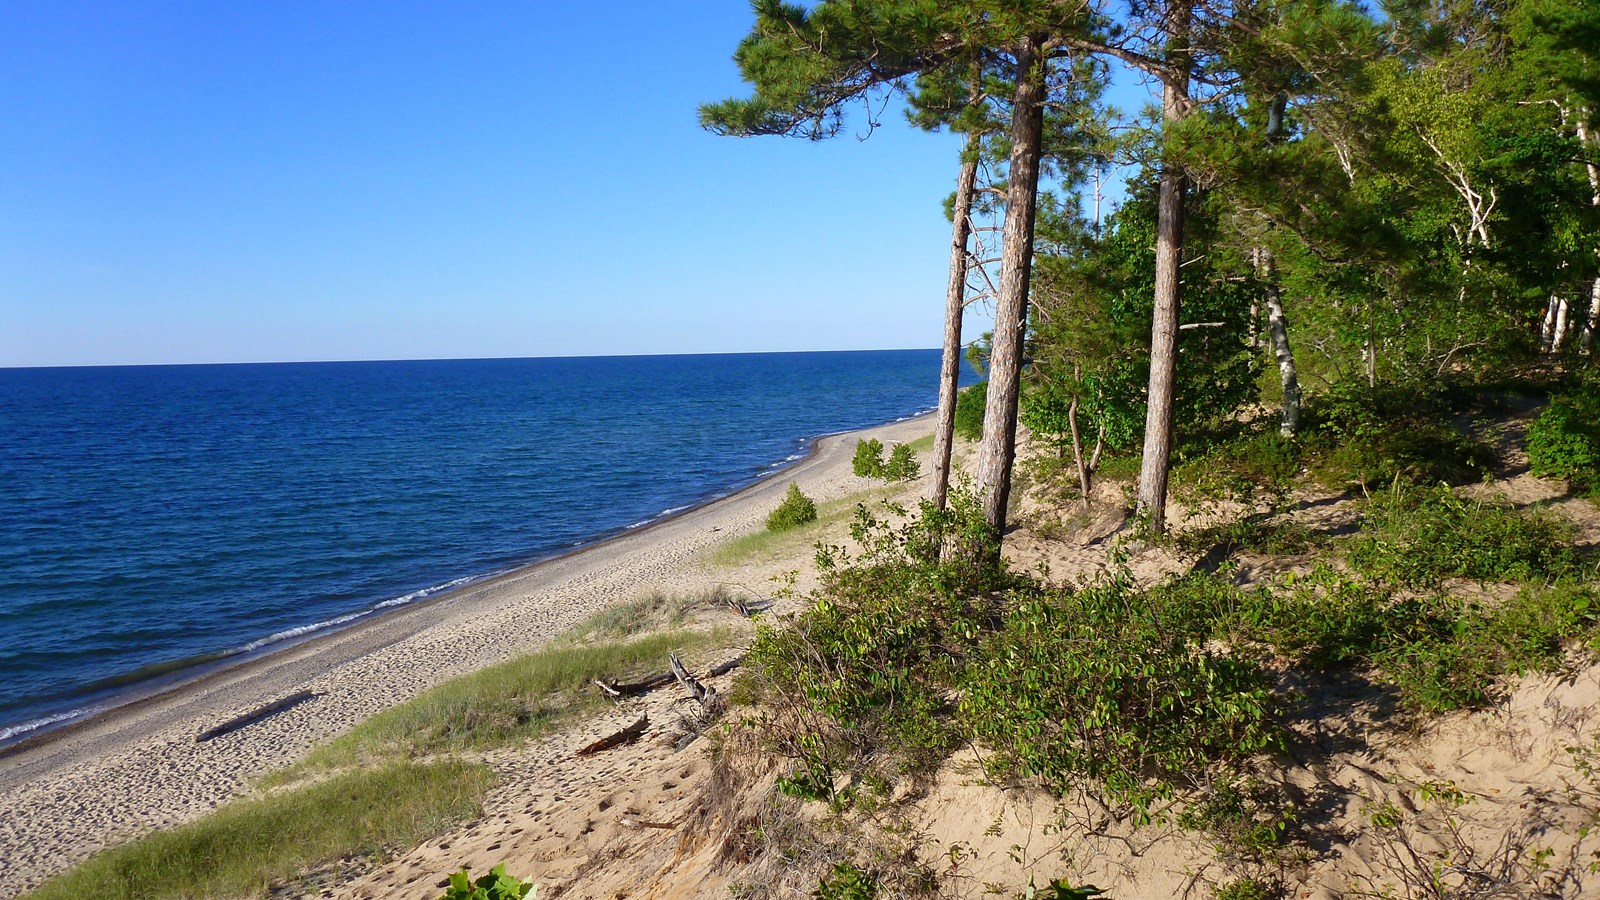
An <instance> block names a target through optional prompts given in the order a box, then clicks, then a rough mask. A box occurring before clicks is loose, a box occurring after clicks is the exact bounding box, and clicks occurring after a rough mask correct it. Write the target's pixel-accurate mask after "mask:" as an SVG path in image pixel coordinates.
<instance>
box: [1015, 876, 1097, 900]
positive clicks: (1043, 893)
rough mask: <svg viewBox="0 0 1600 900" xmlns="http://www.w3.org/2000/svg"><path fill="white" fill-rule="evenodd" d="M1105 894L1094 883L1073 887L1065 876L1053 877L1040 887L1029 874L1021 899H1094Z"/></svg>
mask: <svg viewBox="0 0 1600 900" xmlns="http://www.w3.org/2000/svg"><path fill="white" fill-rule="evenodd" d="M1105 894H1106V892H1105V891H1102V890H1100V889H1099V888H1097V887H1095V886H1094V885H1092V884H1086V885H1084V886H1082V887H1073V886H1072V884H1071V882H1069V881H1067V880H1066V879H1065V878H1052V879H1050V883H1049V884H1047V885H1045V886H1044V887H1039V886H1038V885H1036V884H1034V883H1033V876H1032V875H1029V876H1028V886H1027V887H1026V888H1024V889H1023V891H1022V897H1021V900H1094V898H1096V897H1104V896H1105Z"/></svg>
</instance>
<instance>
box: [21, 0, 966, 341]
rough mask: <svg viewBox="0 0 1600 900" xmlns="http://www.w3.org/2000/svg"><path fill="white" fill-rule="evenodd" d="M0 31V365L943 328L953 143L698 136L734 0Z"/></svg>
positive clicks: (131, 16) (120, 9)
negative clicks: (943, 205) (699, 112)
mask: <svg viewBox="0 0 1600 900" xmlns="http://www.w3.org/2000/svg"><path fill="white" fill-rule="evenodd" d="M0 19H3V21H4V22H5V23H6V24H5V27H4V28H3V29H0V122H3V123H4V124H3V126H0V365H7V366H16V365H80V364H108V363H166V362H224V361H247V360H310V359H392V358H432V357H493V356H547V355H589V354H631V353H682V352H717V351H746V350H810V349H849V348H889V347H933V346H936V345H937V344H938V341H939V334H940V329H941V322H940V316H941V303H942V297H943V291H944V280H945V267H946V264H947V259H948V257H947V254H948V241H949V230H948V229H949V226H948V224H947V223H946V221H945V220H944V218H943V215H942V213H941V211H940V201H941V199H942V198H943V196H944V195H945V194H946V193H947V192H948V191H949V190H950V188H951V186H952V183H953V178H954V175H955V166H956V152H957V149H958V141H957V139H956V138H953V137H951V136H949V135H927V134H922V133H918V132H914V131H913V130H911V129H910V128H909V127H907V126H906V125H904V124H903V121H902V120H901V119H900V117H899V116H898V115H891V116H889V117H887V118H886V124H887V126H888V127H885V128H883V129H880V130H879V131H878V132H877V133H876V134H874V135H873V136H872V137H871V138H870V139H869V140H867V141H864V142H863V141H858V140H856V139H855V138H853V137H849V136H846V137H842V138H839V139H836V140H834V141H831V142H824V143H809V142H806V141H797V140H789V139H780V138H758V139H733V138H719V137H715V136H713V135H710V134H706V133H704V132H702V131H700V130H699V129H698V128H697V127H696V125H695V108H696V105H697V104H698V103H700V102H703V101H707V100H715V99H720V98H722V97H725V96H729V95H734V94H742V93H744V91H745V88H744V86H743V85H742V84H741V83H740V81H739V79H738V73H737V70H736V69H735V67H734V65H733V63H732V61H731V58H730V57H731V54H732V52H733V49H734V46H735V45H736V43H737V42H738V40H739V38H740V37H741V36H742V35H743V34H744V33H745V31H746V30H747V29H748V27H749V25H750V21H751V14H750V12H749V9H748V6H747V5H746V3H745V2H743V0H713V2H704V0H703V2H695V3H678V4H668V3H659V2H651V3H637V2H624V3H612V4H605V5H602V6H590V5H588V4H560V5H557V4H546V3H527V2H522V3H505V4H498V3H474V4H443V3H437V4H433V3H375V2H360V3H310V2H274V3H215V2H194V3H181V2H143V0H129V2H115V3H111V2H103V3H72V2H59V3H58V2H50V3H24V2H18V0H0ZM969 327H971V328H972V329H973V333H974V334H975V333H976V330H977V329H978V328H981V327H982V323H981V322H980V321H972V322H971V323H970V326H969Z"/></svg>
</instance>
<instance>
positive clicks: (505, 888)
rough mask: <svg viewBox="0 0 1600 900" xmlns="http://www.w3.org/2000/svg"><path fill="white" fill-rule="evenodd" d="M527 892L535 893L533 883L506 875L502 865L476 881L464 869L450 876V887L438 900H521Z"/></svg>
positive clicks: (526, 895)
mask: <svg viewBox="0 0 1600 900" xmlns="http://www.w3.org/2000/svg"><path fill="white" fill-rule="evenodd" d="M529 891H534V892H535V893H537V891H536V890H535V888H534V886H533V883H532V882H527V881H521V880H519V879H517V878H513V877H512V876H510V875H507V874H506V867H505V864H503V863H502V864H501V865H498V866H495V867H494V868H493V869H490V870H489V874H487V875H485V876H483V877H482V878H479V879H478V880H477V881H473V880H472V876H471V875H469V874H467V870H466V869H465V868H463V869H462V870H461V871H459V872H455V873H453V874H451V876H450V886H449V887H448V888H446V889H445V892H444V896H442V897H440V898H439V900H522V898H523V897H530V895H529ZM530 900H531V897H530Z"/></svg>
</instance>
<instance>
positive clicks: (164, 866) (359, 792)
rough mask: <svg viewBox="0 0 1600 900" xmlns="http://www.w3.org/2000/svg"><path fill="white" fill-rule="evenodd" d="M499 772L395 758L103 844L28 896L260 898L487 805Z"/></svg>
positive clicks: (413, 839)
mask: <svg viewBox="0 0 1600 900" xmlns="http://www.w3.org/2000/svg"><path fill="white" fill-rule="evenodd" d="M493 782H494V774H493V773H492V772H491V771H490V770H489V768H488V767H487V766H485V765H482V764H473V763H466V762H462V761H460V760H442V761H438V762H431V763H427V764H418V763H412V762H405V761H401V762H392V763H389V764H387V765H383V766H380V767H377V768H371V769H360V770H356V771H352V772H348V773H344V774H341V775H338V776H335V777H332V778H328V779H326V780H323V781H319V782H316V783H314V784H310V785H307V786H305V787H301V788H297V789H293V790H285V791H281V792H278V793H274V794H270V795H267V796H265V797H261V798H259V799H251V800H242V801H238V802H234V803H230V804H228V805H226V806H223V807H221V808H220V809H218V810H216V811H215V812H213V813H210V814H209V815H207V816H205V817H204V818H202V819H200V820H198V821H196V822H193V823H191V824H188V825H184V826H181V827H179V828H174V829H171V830H167V831H158V832H155V833H153V834H150V835H147V836H145V837H142V838H139V839H138V840H136V841H133V842H132V843H129V844H125V845H123V846H120V847H115V848H112V849H110V850H105V851H102V852H101V853H98V854H96V855H95V856H93V857H90V858H89V860H87V861H86V862H84V863H83V864H82V865H79V866H77V867H75V868H73V869H71V870H69V871H67V872H65V873H63V874H62V875H59V876H57V877H56V878H53V879H51V880H50V881H48V882H46V883H45V884H43V885H42V886H40V887H39V888H38V889H37V890H35V891H33V892H32V893H29V894H26V895H25V900H68V898H73V900H78V898H84V897H93V898H95V900H122V898H127V900H167V898H191V897H257V896H261V895H263V894H264V893H265V892H266V890H267V888H268V886H269V885H271V884H273V883H274V882H281V881H284V880H286V879H291V878H294V877H296V876H298V875H300V874H301V873H303V872H305V871H307V870H308V869H314V868H315V867H317V866H319V865H321V864H324V863H328V862H332V861H335V860H341V859H347V858H361V857H367V858H373V859H378V858H382V857H383V856H384V855H385V854H386V853H387V852H388V851H389V850H391V849H392V848H395V847H411V846H414V845H416V844H418V843H420V842H421V841H423V840H426V839H427V838H429V837H432V836H434V835H436V834H440V833H442V832H444V831H445V830H446V829H448V828H450V827H451V826H453V825H455V824H457V823H459V822H463V821H466V820H468V819H471V818H473V817H474V816H477V815H479V814H480V813H481V812H482V807H481V804H482V801H483V797H484V794H485V793H486V792H487V791H488V790H489V788H490V787H491V786H492V785H493Z"/></svg>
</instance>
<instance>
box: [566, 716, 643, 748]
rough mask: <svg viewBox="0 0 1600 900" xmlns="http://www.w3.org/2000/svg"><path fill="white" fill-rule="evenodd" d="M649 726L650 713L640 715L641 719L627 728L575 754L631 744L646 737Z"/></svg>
mask: <svg viewBox="0 0 1600 900" xmlns="http://www.w3.org/2000/svg"><path fill="white" fill-rule="evenodd" d="M649 727H650V717H649V716H648V715H644V716H640V717H639V721H637V722H635V723H633V724H632V725H629V726H628V727H627V728H624V729H622V730H621V731H617V732H613V733H611V734H608V735H606V736H605V737H603V738H601V739H600V740H598V741H595V742H594V743H592V744H590V745H589V746H587V747H584V748H583V749H582V750H579V751H578V752H577V753H576V754H574V755H575V756H593V755H594V754H596V753H600V752H602V751H605V750H610V749H611V748H612V747H620V746H622V745H623V744H631V743H633V742H634V741H637V740H638V739H639V738H641V737H644V733H645V731H646V730H647V729H648V728H649Z"/></svg>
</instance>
